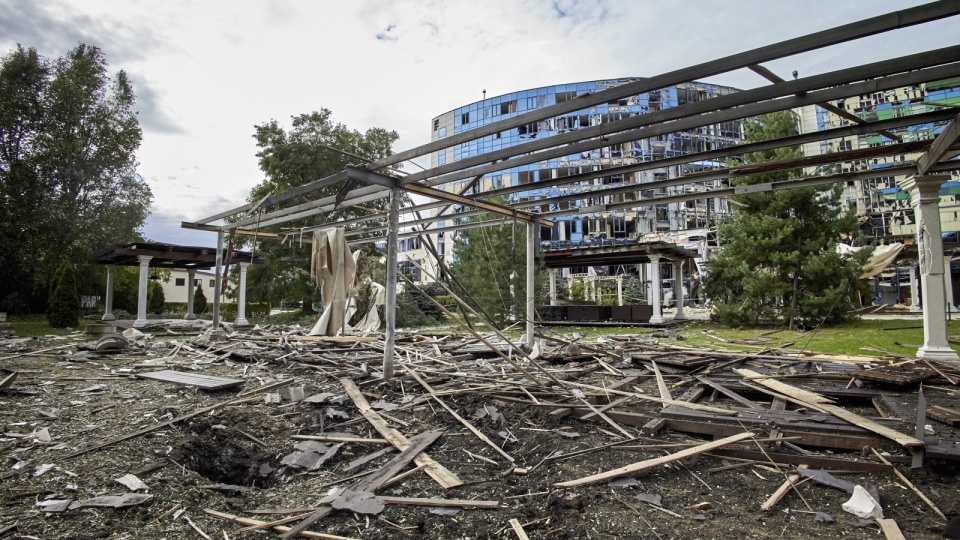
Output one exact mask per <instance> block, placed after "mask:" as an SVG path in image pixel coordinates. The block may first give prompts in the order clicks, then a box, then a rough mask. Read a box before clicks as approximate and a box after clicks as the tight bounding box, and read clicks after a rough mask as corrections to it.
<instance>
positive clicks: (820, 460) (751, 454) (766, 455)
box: [710, 448, 894, 473]
mask: <svg viewBox="0 0 960 540" xmlns="http://www.w3.org/2000/svg"><path fill="white" fill-rule="evenodd" d="M710 455H711V456H716V457H726V458H736V459H750V460H753V461H761V462H769V461H771V460H772V461H774V462H775V463H786V464H789V465H808V466H810V467H813V468H817V469H833V470H837V471H859V472H868V473H891V472H893V470H894V468H893V466H892V465H884V464H882V463H874V462H872V461H851V460H846V459H836V458H829V457H822V456H818V455H810V456H798V455H795V454H779V453H772V452H760V451H759V450H740V449H738V448H718V449H716V450H713V451H712V452H710ZM858 455H859V454H858Z"/></svg>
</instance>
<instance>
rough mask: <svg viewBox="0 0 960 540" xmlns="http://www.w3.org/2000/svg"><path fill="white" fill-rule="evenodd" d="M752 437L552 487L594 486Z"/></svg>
mask: <svg viewBox="0 0 960 540" xmlns="http://www.w3.org/2000/svg"><path fill="white" fill-rule="evenodd" d="M753 436H754V434H753V433H752V432H749V431H746V432H742V433H738V434H736V435H731V436H730V437H725V438H723V439H720V440H717V441H712V442H709V443H706V444H701V445H699V446H695V447H693V448H687V449H686V450H681V451H679V452H677V453H675V454H670V455H668V456H663V457H658V458H654V459H648V460H645V461H640V462H637V463H632V464H630V465H627V466H625V467H620V468H619V469H613V470H612V471H607V472H604V473H599V474H594V475H591V476H586V477H584V478H579V479H577V480H570V481H567V482H558V483H556V484H553V486H554V487H577V486H584V485H589V484H596V483H598V482H603V481H606V480H610V479H613V478H617V477H620V476H625V475H628V474H633V473H636V472H639V471H643V470H646V469H650V468H653V467H657V466H659V465H663V464H664V463H670V462H673V461H678V460H681V459H684V458H687V457H690V456H695V455H698V454H702V453H704V452H709V451H711V450H714V449H716V448H722V447H724V446H727V445H730V444H734V443H738V442H740V441H743V440H746V439H750V438H752V437H753Z"/></svg>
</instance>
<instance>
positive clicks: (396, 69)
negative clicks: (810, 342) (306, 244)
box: [0, 0, 958, 245]
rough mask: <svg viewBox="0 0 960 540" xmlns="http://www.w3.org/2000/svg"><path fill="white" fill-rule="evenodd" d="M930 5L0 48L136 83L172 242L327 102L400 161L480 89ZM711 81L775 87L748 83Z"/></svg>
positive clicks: (694, 12) (252, 181)
mask: <svg viewBox="0 0 960 540" xmlns="http://www.w3.org/2000/svg"><path fill="white" fill-rule="evenodd" d="M923 1H924V0H875V1H871V2H869V3H862V2H827V1H825V0H816V1H811V2H792V3H790V2H769V1H767V0H699V1H697V2H687V3H667V2H654V1H652V0H638V1H632V2H622V1H620V2H615V1H605V0H589V1H574V0H516V1H514V0H488V1H486V2H473V1H459V0H456V1H455V0H415V1H404V2H395V1H393V0H368V1H363V2H357V3H353V2H315V1H309V0H271V1H269V2H227V1H222V0H221V1H208V2H190V1H186V0H181V1H169V2H150V1H146V0H139V1H130V2H122V3H117V2H112V1H107V0H60V1H59V2H56V3H51V2H47V3H30V2H17V1H15V0H0V8H2V9H3V10H4V13H6V14H14V15H16V16H5V17H3V18H2V20H0V47H2V48H3V50H4V51H6V50H9V49H11V48H12V47H14V46H15V44H16V43H22V44H23V45H24V46H31V45H35V46H37V47H38V49H40V51H41V53H43V54H44V55H47V56H60V55H62V54H63V53H64V52H66V50H68V49H69V48H70V47H72V46H73V45H75V44H76V43H77V42H78V41H85V42H92V43H94V44H97V45H99V46H100V47H102V48H103V50H104V52H105V54H106V56H107V59H108V61H109V62H110V64H111V67H112V68H115V69H125V70H127V71H128V72H129V73H131V75H132V78H133V81H134V85H135V86H134V88H135V91H137V94H138V107H139V109H140V120H141V126H142V127H143V129H144V141H143V145H142V147H141V149H140V152H139V155H138V157H139V160H140V173H141V174H142V175H143V176H144V177H146V178H149V179H151V180H150V182H151V187H152V189H153V190H154V194H155V198H156V203H155V205H154V208H153V213H154V216H153V217H151V221H150V224H149V226H148V230H149V233H150V236H151V238H153V239H155V240H161V241H174V240H173V239H176V238H182V237H183V235H184V232H183V231H182V230H180V229H179V221H180V220H181V219H183V220H195V219H200V218H202V217H205V216H208V215H212V214H215V213H217V212H219V211H222V210H225V209H228V208H232V207H235V206H239V205H240V204H242V203H243V202H244V200H245V197H246V195H247V194H248V193H249V190H250V188H252V187H253V186H254V185H256V184H257V183H258V182H260V181H261V179H262V178H263V174H262V173H261V172H260V171H259V169H258V167H257V160H256V156H255V153H256V147H255V145H254V141H253V138H252V135H253V126H254V125H256V124H260V123H263V122H267V121H269V120H270V119H274V118H275V119H278V120H279V121H280V122H281V123H286V124H288V123H289V119H290V117H291V116H292V115H297V114H301V113H308V112H310V111H314V110H318V109H320V108H324V107H325V108H328V109H330V110H332V111H333V113H334V120H335V121H337V122H341V123H343V124H345V125H347V126H348V127H350V128H352V129H357V130H359V131H364V130H366V129H369V128H370V127H383V128H387V129H392V130H396V131H397V132H398V133H399V134H400V140H399V141H398V143H397V145H396V149H397V150H405V149H408V148H411V147H414V146H417V145H420V144H424V143H426V142H427V141H429V135H430V131H429V130H430V119H431V118H432V117H434V116H436V115H438V114H440V113H443V112H445V111H448V110H451V109H453V108H455V107H458V106H460V105H464V104H467V103H470V102H473V101H476V100H479V99H481V98H482V96H483V93H482V92H483V90H487V96H488V97H492V96H496V95H499V94H504V93H508V92H512V91H515V90H522V89H525V88H532V87H538V86H545V85H550V84H560V83H565V82H576V81H584V80H594V79H601V78H608V77H633V76H652V75H657V74H659V73H664V72H667V71H670V70H675V69H679V68H682V67H686V66H690V65H695V64H698V63H701V62H705V61H708V60H712V59H715V58H719V57H722V56H725V55H729V54H733V53H737V52H740V51H744V50H747V49H751V48H755V47H761V46H764V45H768V44H770V43H774V42H777V41H781V40H784V39H788V38H791V37H796V36H800V35H803V34H806V33H810V32H814V31H818V30H823V29H826V28H830V27H832V26H835V25H838V24H843V23H847V22H852V21H856V20H859V19H862V18H865V17H868V16H871V15H878V14H881V13H886V12H889V11H893V10H896V9H903V8H905V7H909V6H913V5H918V4H921V3H923ZM378 36H380V38H379V39H378ZM957 37H958V36H957V32H956V20H955V19H954V20H947V21H941V22H938V23H935V24H933V25H928V27H926V28H924V29H922V30H920V29H915V28H914V29H906V30H901V31H897V32H892V33H888V34H884V35H882V36H878V37H874V38H870V39H867V40H860V41H858V42H855V43H851V44H847V45H844V46H842V47H840V48H838V50H837V51H836V52H832V53H808V54H805V55H800V56H798V57H795V58H790V59H785V60H780V61H776V62H772V63H770V64H769V65H768V66H767V67H769V68H771V69H773V70H774V71H775V72H777V73H779V74H780V75H781V76H784V77H789V74H790V72H792V71H793V70H798V71H799V72H800V73H801V76H805V75H812V74H814V73H819V72H824V71H829V70H834V69H838V68H842V67H846V66H850V65H856V64H860V63H865V62H868V61H875V60H877V59H881V58H885V57H889V56H895V55H901V54H907V53H909V52H918V51H922V50H927V49H932V48H936V47H942V46H946V45H955V44H957V41H958V39H957ZM708 80H710V81H711V82H716V83H719V84H728V85H731V86H738V87H742V88H746V87H753V86H759V85H761V84H765V83H764V81H762V79H760V78H759V77H758V76H756V75H754V74H752V73H750V72H747V71H745V70H741V71H739V72H737V73H734V74H728V75H723V76H718V77H712V78H709V79H708ZM407 168H408V169H411V168H413V167H410V166H408V167H407ZM168 216H172V217H169V218H167V217H168ZM190 234H191V235H192V234H193V233H190ZM201 234H204V233H201ZM213 236H214V235H212V234H210V235H209V237H210V238H212V237H213ZM191 237H192V236H191ZM207 245H210V241H209V239H208V242H207Z"/></svg>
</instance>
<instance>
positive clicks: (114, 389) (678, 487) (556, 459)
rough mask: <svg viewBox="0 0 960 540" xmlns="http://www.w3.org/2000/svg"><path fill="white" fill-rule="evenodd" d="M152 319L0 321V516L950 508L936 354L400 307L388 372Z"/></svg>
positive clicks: (494, 533) (166, 531)
mask: <svg viewBox="0 0 960 540" xmlns="http://www.w3.org/2000/svg"><path fill="white" fill-rule="evenodd" d="M168 330H169V329H168V328H166V327H162V326H159V327H154V329H153V330H148V331H147V332H140V331H138V332H136V333H134V332H130V336H127V337H122V338H120V337H119V336H117V335H113V336H110V340H111V343H115V344H117V345H118V346H117V347H103V348H100V347H97V346H93V347H90V346H89V343H90V342H89V341H87V337H88V336H85V335H83V334H81V333H79V332H78V333H75V334H72V335H70V336H68V337H67V338H66V339H65V340H62V339H61V340H53V339H52V338H42V339H33V340H25V339H24V338H8V339H5V340H2V341H0V358H2V359H4V360H5V362H4V364H3V367H4V369H6V370H7V373H6V374H3V375H2V382H0V401H2V402H3V404H4V409H3V410H2V411H0V413H2V414H4V415H5V416H6V429H5V432H4V435H3V437H2V438H0V444H2V445H3V448H4V452H5V455H6V456H7V460H6V462H5V464H6V471H3V472H0V475H2V476H0V477H2V483H3V484H2V485H3V488H4V491H3V492H2V493H3V498H4V507H5V508H6V509H7V510H6V513H5V516H6V517H5V521H0V528H2V527H8V526H10V525H15V526H16V527H15V530H17V531H18V532H19V533H20V534H21V535H33V536H43V537H44V538H48V537H49V538H72V537H80V536H82V535H84V534H99V533H107V531H109V534H117V535H119V536H117V537H118V538H120V537H123V535H126V536H127V537H130V538H134V537H135V538H147V539H150V538H156V539H159V538H164V537H178V536H183V537H188V536H189V535H194V534H199V533H197V532H196V531H204V533H205V534H209V535H210V536H211V537H213V536H214V535H216V536H224V535H227V536H228V537H231V538H232V537H243V536H242V534H243V533H240V532H239V531H240V530H241V529H244V530H247V531H253V530H263V529H270V530H273V531H275V532H277V534H280V535H283V536H282V537H293V535H297V534H302V535H303V536H306V537H314V538H422V537H427V538H451V537H453V538H461V537H471V538H472V537H486V536H489V537H491V538H495V537H496V538H501V537H511V536H510V535H513V536H515V537H519V536H520V535H521V534H523V535H527V536H528V537H531V538H537V537H546V536H551V537H557V538H585V537H587V536H588V535H591V534H593V533H592V532H588V531H594V530H596V531H597V532H598V533H600V534H603V535H610V536H619V537H648V536H649V535H650V534H651V528H650V527H651V526H653V527H656V528H657V530H660V531H661V535H664V534H665V533H664V531H667V530H670V531H673V533H672V534H679V535H681V536H682V537H697V536H705V535H706V536H719V537H747V536H754V537H763V536H762V535H761V534H760V533H759V532H758V531H762V530H764V529H765V528H766V527H768V526H771V525H772V526H773V527H774V528H776V530H778V531H779V530H781V529H783V528H784V527H785V526H786V525H787V524H788V523H789V524H790V530H791V533H792V536H793V537H813V536H817V535H821V534H823V535H827V536H839V535H842V536H844V537H848V538H872V537H874V536H873V535H875V534H876V532H875V531H876V528H873V530H872V531H871V528H860V527H858V524H859V523H860V520H861V519H867V520H870V521H871V523H872V524H873V525H874V526H875V527H880V528H881V530H883V531H887V534H894V532H893V531H895V530H897V531H901V533H902V534H903V535H904V536H905V537H909V538H927V537H929V538H935V537H939V532H938V531H939V530H941V529H942V528H943V527H944V526H946V524H947V517H948V516H949V515H951V514H952V513H953V512H955V511H956V510H957V509H958V508H960V494H958V487H960V484H958V482H957V479H956V477H955V476H954V475H953V474H952V473H946V474H945V471H949V470H951V469H950V468H951V467H954V466H955V463H956V461H958V460H960V444H958V443H960V438H958V433H957V432H956V427H955V426H954V423H956V422H955V418H954V416H955V415H954V414H952V413H953V409H951V406H953V403H952V401H953V400H955V397H956V395H957V390H956V387H955V386H953V383H954V381H957V380H960V372H958V368H957V367H956V366H952V365H947V364H941V363H936V362H929V364H930V366H927V362H923V363H918V362H917V360H916V359H912V358H903V357H902V356H883V355H875V356H870V357H850V356H842V355H823V354H816V353H810V352H803V353H798V352H796V351H793V350H790V349H785V348H777V347H776V346H775V345H774V343H773V342H771V341H763V342H761V343H760V344H759V345H758V344H749V345H751V346H752V347H758V348H754V349H750V348H749V347H748V349H749V350H746V351H745V350H743V349H735V348H733V347H734V345H735V344H733V343H730V342H729V341H727V342H718V344H717V347H715V348H711V349H704V348H696V347H684V346H680V345H677V344H676V343H680V341H676V340H672V339H665V338H662V337H661V338H659V339H658V338H655V337H653V336H654V335H655V334H654V333H653V332H651V331H649V330H642V331H641V330H631V332H630V333H625V334H622V335H607V336H603V338H602V339H597V340H595V341H590V340H589V339H586V338H585V337H584V336H571V337H566V336H562V335H556V334H548V333H544V334H543V335H540V336H538V339H537V344H536V347H537V348H538V349H539V351H540V354H539V355H531V354H529V353H528V352H524V351H522V350H520V349H519V348H518V347H517V346H516V345H515V343H514V342H513V341H512V340H509V339H508V338H506V337H502V336H497V335H492V334H481V335H480V337H478V336H477V335H473V334H470V335H459V334H457V333H455V332H450V333H445V334H442V335H433V334H429V333H399V334H398V335H397V341H396V352H397V358H396V366H397V370H396V374H395V378H394V381H393V382H391V383H386V382H384V380H383V378H382V373H381V371H380V358H381V357H382V351H383V336H381V335H378V334H375V333H374V334H368V335H365V336H362V337H361V336H308V335H306V334H307V330H306V329H304V328H302V327H293V326H291V327H286V326H276V325H265V326H261V327H257V328H256V329H255V330H253V331H249V332H243V331H239V330H235V331H233V332H232V333H230V334H228V335H227V336H226V339H225V340H224V341H210V340H209V339H208V337H207V335H206V334H204V333H202V328H201V327H195V329H194V330H192V331H191V330H188V329H185V328H182V327H177V329H176V332H175V335H173V334H170V333H168ZM191 332H192V333H191ZM672 333H673V334H677V332H676V331H672ZM106 338H107V336H104V338H103V339H106ZM117 338H119V339H122V340H123V341H122V342H117V341H116V339H117ZM481 338H482V339H481ZM96 343H97V342H94V344H96ZM572 344H574V345H576V349H577V350H576V351H571V345H572ZM121 345H122V346H121ZM571 352H575V353H577V354H574V355H571V354H569V353H571ZM80 353H83V358H84V360H83V361H77V360H76V358H77V357H78V355H79V354H80ZM917 366H921V367H926V368H927V370H926V371H927V373H926V374H925V375H924V381H923V384H924V389H925V392H924V393H923V395H924V396H925V398H924V399H923V400H921V399H920V393H919V392H917V388H918V385H919V384H920V383H919V382H918V381H909V382H905V381H900V380H896V377H897V376H898V374H899V373H901V372H902V373H903V374H904V375H905V376H909V377H913V375H912V374H913V373H916V370H915V369H914V368H915V367H917ZM863 371H866V372H870V371H881V372H882V373H884V375H883V376H882V377H881V378H873V379H871V378H870V377H861V376H860V375H855V374H854V373H855V372H863ZM931 372H932V375H931V374H930V373H931ZM891 374H892V376H893V379H891V378H890V377H891ZM854 379H856V380H860V381H861V382H862V385H854V384H852V381H853V380H854ZM225 381H226V382H229V384H225ZM219 383H224V384H219ZM271 396H273V397H274V398H273V399H271ZM924 402H929V405H924ZM918 406H923V408H925V410H926V411H927V414H926V415H924V414H918V411H917V407H918ZM921 412H922V411H921ZM918 419H920V420H922V423H921V425H920V430H919V431H918V430H917V429H916V424H917V420H918ZM928 424H929V425H931V426H932V427H933V429H932V430H929V429H927V430H925V429H924V428H925V426H927V425H928ZM865 449H866V450H865ZM918 460H919V462H920V463H919V465H921V466H920V467H919V468H909V466H910V465H911V464H917V461H918ZM871 484H872V485H875V486H877V489H878V491H877V492H876V493H874V494H872V495H871V494H869V493H868V490H866V489H864V487H865V486H869V485H871ZM120 486H123V489H126V490H129V492H128V493H126V494H122V495H118V494H111V493H115V492H116V489H117V488H118V487H120ZM851 492H852V493H853V496H852V497H851ZM880 496H882V498H880ZM871 501H873V502H872V503H871ZM878 501H879V502H878ZM123 508H128V509H127V510H122V509H123ZM81 509H82V510H81ZM841 509H843V510H848V511H851V512H853V513H854V514H856V516H860V517H854V514H847V512H839V510H841ZM781 510H783V511H785V512H781ZM81 511H82V512H93V513H90V514H82V513H81ZM117 512H127V513H126V514H124V516H125V517H124V518H123V519H122V520H119V519H117V516H118V515H119V514H117ZM838 512H839V513H838ZM270 513H272V514H273V515H269V517H267V518H266V519H261V518H262V517H263V516H264V515H267V514H270ZM81 515H83V516H84V517H83V518H82V519H81V518H80V517H79V516H81ZM640 518H642V519H640ZM648 524H649V525H648ZM764 524H766V525H764ZM5 530H13V529H5ZM50 531H56V532H55V533H53V534H51V532H50ZM260 534H264V533H260ZM662 537H664V538H666V537H667V536H662Z"/></svg>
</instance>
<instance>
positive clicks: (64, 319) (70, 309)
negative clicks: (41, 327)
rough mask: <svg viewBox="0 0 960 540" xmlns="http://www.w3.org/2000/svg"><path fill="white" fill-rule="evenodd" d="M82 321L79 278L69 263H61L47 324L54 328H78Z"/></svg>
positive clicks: (49, 306) (55, 280) (52, 292)
mask: <svg viewBox="0 0 960 540" xmlns="http://www.w3.org/2000/svg"><path fill="white" fill-rule="evenodd" d="M79 320H80V295H78V294H77V276H76V272H75V271H74V269H73V265H72V264H70V263H69V262H68V261H63V262H62V263H60V267H59V268H57V273H56V276H55V277H54V285H53V290H52V291H51V293H50V301H49V302H48V305H47V322H49V323H50V326H53V327H54V328H76V327H77V324H78V323H79Z"/></svg>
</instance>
